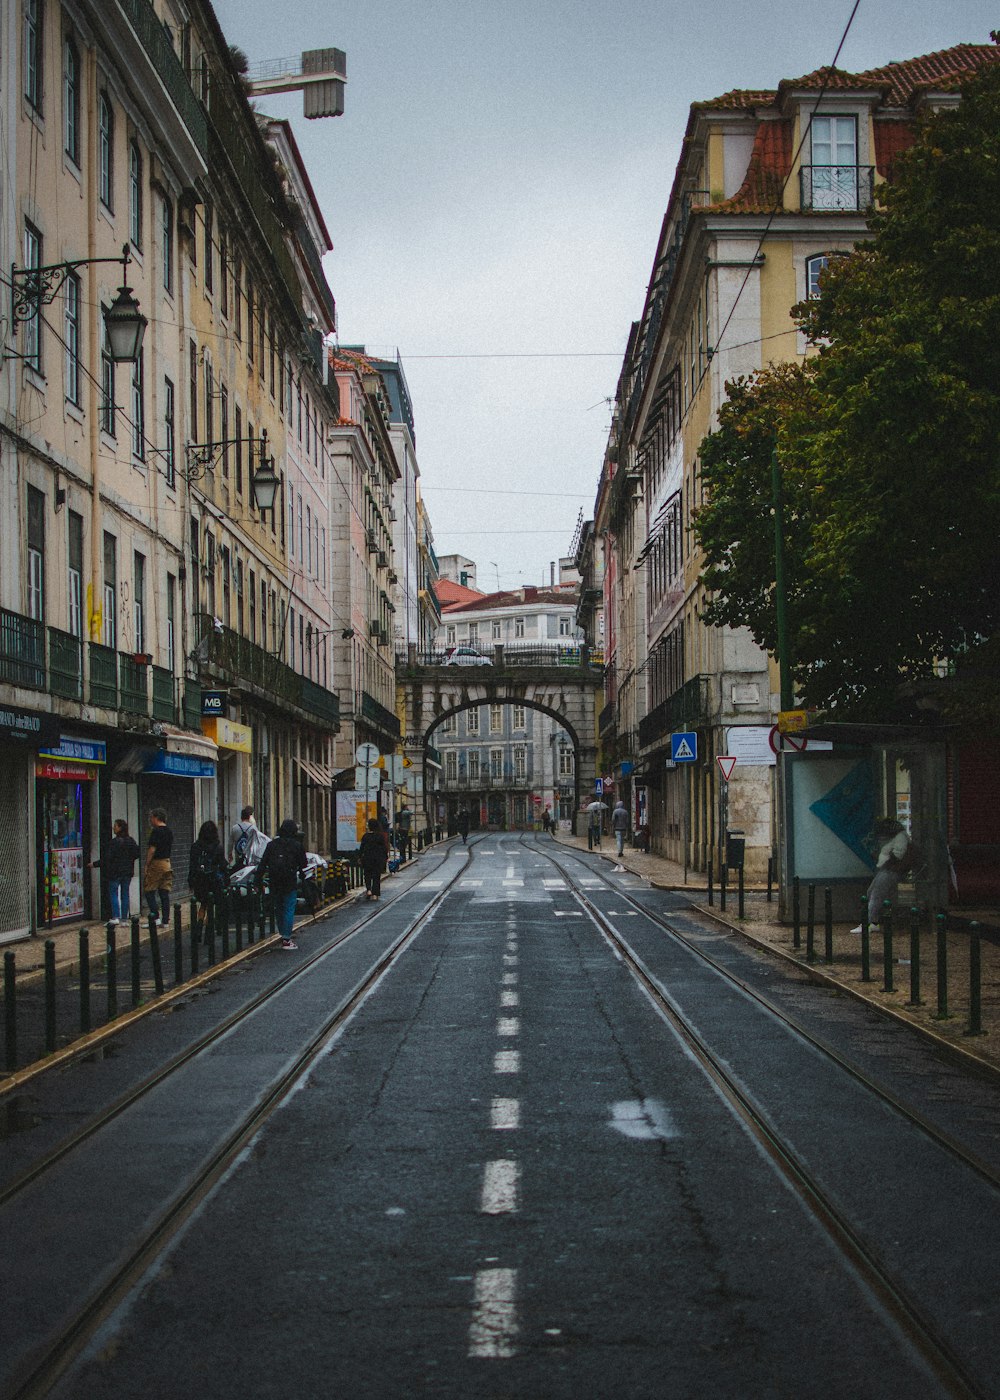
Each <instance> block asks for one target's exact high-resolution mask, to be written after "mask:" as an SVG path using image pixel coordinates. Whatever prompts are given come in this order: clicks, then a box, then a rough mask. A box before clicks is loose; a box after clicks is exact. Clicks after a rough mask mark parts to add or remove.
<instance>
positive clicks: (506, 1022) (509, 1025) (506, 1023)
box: [497, 1016, 521, 1035]
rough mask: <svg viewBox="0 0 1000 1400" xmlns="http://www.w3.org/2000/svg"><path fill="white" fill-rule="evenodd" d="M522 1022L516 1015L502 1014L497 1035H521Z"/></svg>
mask: <svg viewBox="0 0 1000 1400" xmlns="http://www.w3.org/2000/svg"><path fill="white" fill-rule="evenodd" d="M520 1033H521V1022H520V1021H519V1020H518V1018H517V1017H516V1016H501V1017H500V1019H499V1021H498V1022H497V1035H520Z"/></svg>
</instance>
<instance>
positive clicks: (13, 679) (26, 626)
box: [0, 608, 45, 690]
mask: <svg viewBox="0 0 1000 1400" xmlns="http://www.w3.org/2000/svg"><path fill="white" fill-rule="evenodd" d="M0 681H2V682H3V683H4V684H5V685H17V686H22V687H24V689H26V690H44V689H45V624H44V623H43V622H37V621H36V620H35V619H34V618H32V617H24V616H22V614H21V613H15V612H9V611H8V610H7V609H6V608H0Z"/></svg>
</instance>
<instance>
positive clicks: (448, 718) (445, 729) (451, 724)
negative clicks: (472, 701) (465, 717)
mask: <svg viewBox="0 0 1000 1400" xmlns="http://www.w3.org/2000/svg"><path fill="white" fill-rule="evenodd" d="M441 733H442V734H454V733H455V716H454V715H445V717H444V719H443V720H442V721H441Z"/></svg>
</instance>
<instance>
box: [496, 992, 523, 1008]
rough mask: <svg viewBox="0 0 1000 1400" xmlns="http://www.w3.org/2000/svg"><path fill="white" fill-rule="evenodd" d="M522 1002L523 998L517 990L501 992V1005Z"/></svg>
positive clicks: (517, 1004) (514, 1004) (518, 1004)
mask: <svg viewBox="0 0 1000 1400" xmlns="http://www.w3.org/2000/svg"><path fill="white" fill-rule="evenodd" d="M520 1004H521V998H520V997H519V996H518V994H517V992H501V993H500V1005H501V1006H520Z"/></svg>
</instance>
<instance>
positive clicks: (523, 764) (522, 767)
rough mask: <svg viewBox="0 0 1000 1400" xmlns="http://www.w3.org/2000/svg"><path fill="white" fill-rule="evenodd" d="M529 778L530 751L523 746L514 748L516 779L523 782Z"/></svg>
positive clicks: (517, 745)
mask: <svg viewBox="0 0 1000 1400" xmlns="http://www.w3.org/2000/svg"><path fill="white" fill-rule="evenodd" d="M527 776H528V750H527V749H526V748H525V747H524V745H523V744H516V745H515V747H514V777H515V778H521V779H522V780H523V779H524V778H526V777H527Z"/></svg>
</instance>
